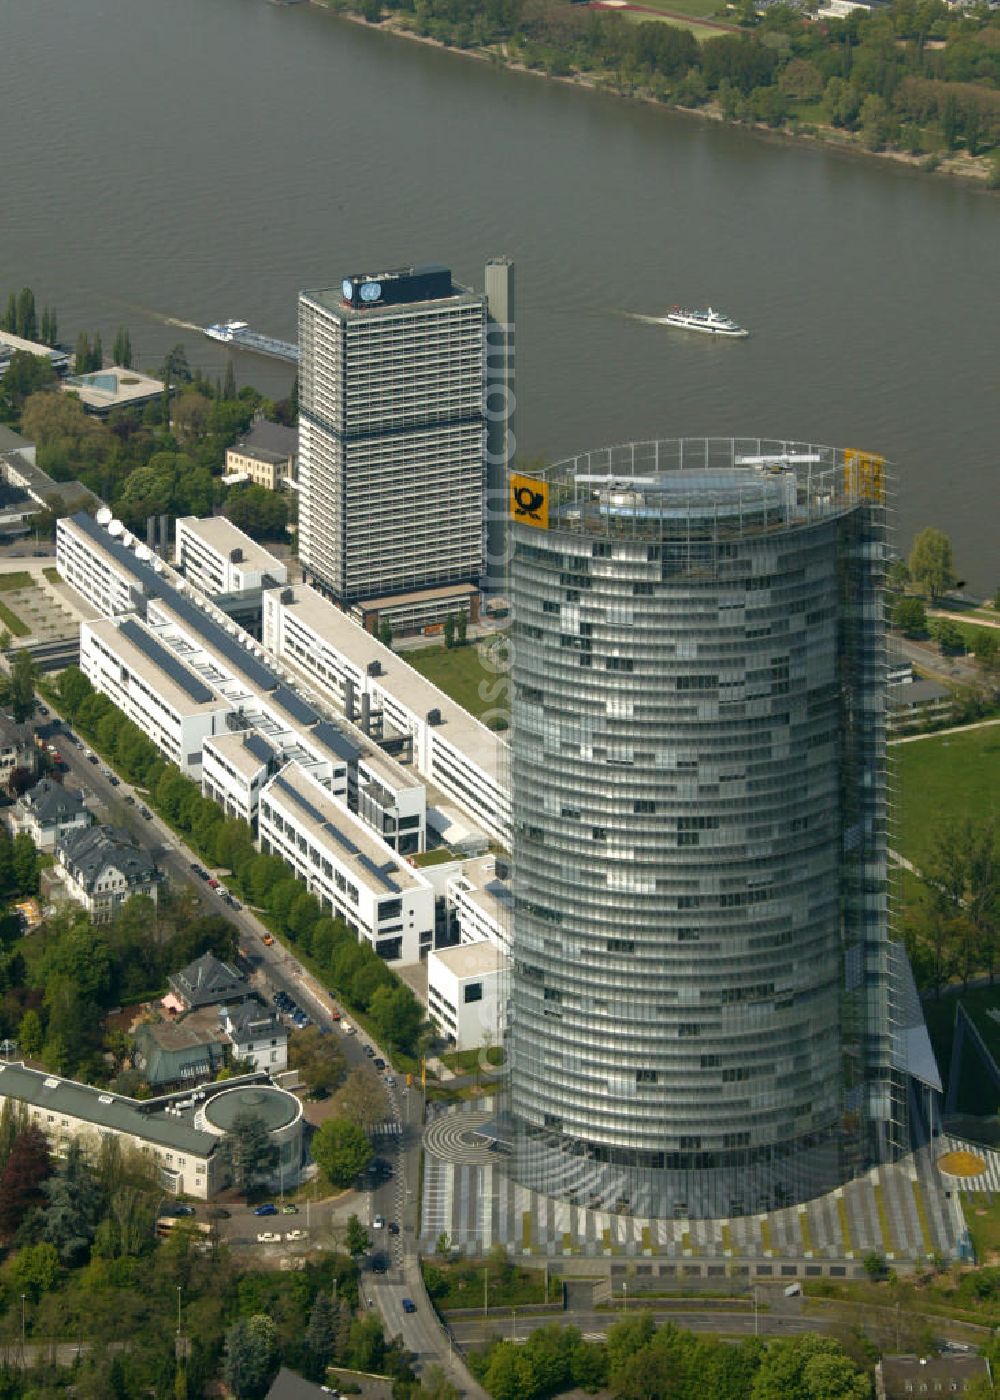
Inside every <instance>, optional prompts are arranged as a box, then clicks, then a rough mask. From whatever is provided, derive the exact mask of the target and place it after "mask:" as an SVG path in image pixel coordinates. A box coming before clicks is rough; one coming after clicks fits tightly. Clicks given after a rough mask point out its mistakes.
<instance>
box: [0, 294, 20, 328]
mask: <svg viewBox="0 0 1000 1400" xmlns="http://www.w3.org/2000/svg"><path fill="white" fill-rule="evenodd" d="M0 329H3V330H5V331H7V333H8V334H9V335H17V297H16V296H15V295H14V293H13V292H9V293H8V294H7V305H6V307H5V308H4V313H3V321H2V322H0Z"/></svg>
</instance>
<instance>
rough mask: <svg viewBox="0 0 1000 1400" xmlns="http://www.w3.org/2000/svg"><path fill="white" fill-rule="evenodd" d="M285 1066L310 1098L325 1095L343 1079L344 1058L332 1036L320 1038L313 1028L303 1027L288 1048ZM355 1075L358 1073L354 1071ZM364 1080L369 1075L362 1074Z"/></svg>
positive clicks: (321, 1036)
mask: <svg viewBox="0 0 1000 1400" xmlns="http://www.w3.org/2000/svg"><path fill="white" fill-rule="evenodd" d="M288 1063H289V1065H290V1066H291V1067H292V1068H293V1069H297V1070H298V1071H299V1073H300V1074H301V1075H302V1078H303V1079H304V1080H305V1083H306V1088H307V1089H308V1091H309V1093H310V1094H315V1095H317V1096H318V1097H323V1096H324V1095H326V1094H329V1093H330V1092H331V1091H332V1090H333V1089H335V1088H336V1086H337V1085H338V1084H339V1083H340V1081H341V1080H342V1079H343V1077H344V1069H345V1061H344V1054H343V1051H342V1050H341V1049H340V1047H339V1046H338V1045H337V1043H336V1041H335V1040H334V1038H333V1036H329V1035H320V1033H319V1028H318V1027H317V1026H307V1027H306V1029H305V1030H304V1031H300V1032H299V1034H298V1035H294V1036H292V1038H291V1040H290V1041H289V1044H288ZM355 1073H359V1071H357V1070H356V1071H355ZM365 1077H366V1078H369V1079H370V1078H371V1075H368V1074H366V1075H365Z"/></svg>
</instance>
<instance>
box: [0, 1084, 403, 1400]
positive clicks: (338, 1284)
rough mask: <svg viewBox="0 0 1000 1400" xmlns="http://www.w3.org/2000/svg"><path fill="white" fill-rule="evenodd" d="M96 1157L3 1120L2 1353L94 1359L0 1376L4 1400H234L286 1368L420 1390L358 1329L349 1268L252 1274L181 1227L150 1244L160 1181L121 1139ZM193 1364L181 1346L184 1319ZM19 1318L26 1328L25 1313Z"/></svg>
mask: <svg viewBox="0 0 1000 1400" xmlns="http://www.w3.org/2000/svg"><path fill="white" fill-rule="evenodd" d="M93 1149H94V1150H93V1155H92V1156H91V1155H88V1154H87V1153H85V1152H84V1151H82V1150H81V1149H80V1147H79V1146H76V1145H74V1146H71V1147H70V1148H69V1150H68V1151H67V1152H66V1153H65V1154H64V1155H63V1156H62V1157H61V1158H59V1159H56V1158H55V1157H54V1156H53V1154H52V1152H51V1148H50V1145H49V1144H48V1142H47V1141H46V1138H45V1135H44V1133H43V1132H41V1130H40V1129H39V1128H38V1127H36V1126H33V1125H31V1124H29V1123H28V1121H27V1118H26V1116H25V1114H24V1112H23V1110H18V1109H17V1108H15V1107H14V1106H13V1105H12V1104H10V1103H6V1104H5V1106H4V1108H3V1110H2V1111H0V1248H3V1250H4V1253H5V1256H6V1257H5V1258H4V1260H3V1263H2V1266H0V1344H3V1345H6V1346H10V1345H11V1344H12V1343H13V1342H14V1341H15V1339H16V1338H17V1339H19V1338H20V1334H21V1325H22V1315H23V1318H24V1326H25V1335H26V1340H27V1341H28V1343H29V1344H38V1343H44V1342H48V1341H65V1342H75V1341H78V1340H83V1341H85V1342H87V1343H88V1344H89V1346H88V1348H87V1351H86V1352H85V1353H84V1355H83V1356H82V1357H81V1360H80V1361H79V1362H78V1363H77V1366H76V1367H75V1368H73V1369H72V1370H68V1369H66V1370H62V1371H56V1370H55V1369H54V1368H51V1367H49V1366H47V1365H46V1364H44V1363H40V1364H38V1365H37V1366H34V1367H32V1366H30V1365H29V1368H28V1369H27V1370H26V1371H24V1372H22V1371H21V1370H20V1368H18V1369H17V1370H16V1371H11V1372H9V1373H8V1372H0V1396H3V1397H4V1400H21V1398H22V1397H24V1398H25V1400H27V1397H28V1396H30V1397H32V1400H50V1397H51V1400H55V1397H62V1396H68V1395H70V1394H73V1395H75V1396H76V1397H77V1400H108V1397H114V1398H115V1400H140V1397H141V1400H147V1397H150V1396H155V1397H162V1400H176V1397H178V1396H181V1397H188V1396H190V1397H194V1396H196V1395H202V1394H204V1393H206V1391H205V1387H206V1386H207V1385H209V1384H210V1383H212V1382H213V1381H214V1380H215V1379H217V1378H219V1377H221V1378H224V1379H225V1381H226V1382H227V1384H228V1385H229V1388H230V1391H231V1392H232V1394H234V1395H235V1396H238V1397H243V1400H253V1397H256V1396H260V1395H263V1394H264V1392H265V1391H266V1389H267V1387H268V1385H269V1384H270V1381H271V1379H272V1378H273V1376H274V1373H275V1371H276V1370H277V1368H278V1366H279V1365H280V1364H282V1363H284V1364H286V1365H288V1366H291V1367H292V1368H293V1369H296V1370H298V1371H301V1372H302V1373H304V1374H306V1375H309V1376H312V1377H313V1378H315V1379H317V1380H319V1379H322V1378H323V1377H324V1375H325V1371H326V1367H327V1365H328V1364H330V1363H332V1362H337V1361H339V1362H341V1363H342V1364H344V1365H346V1366H351V1367H359V1368H362V1369H366V1370H377V1369H384V1370H386V1371H388V1372H389V1373H390V1374H395V1375H397V1376H399V1377H401V1378H402V1385H403V1387H404V1389H403V1390H401V1393H404V1394H405V1393H406V1391H407V1390H411V1389H415V1387H412V1386H411V1385H410V1382H411V1380H412V1372H410V1370H409V1368H408V1365H407V1363H406V1358H405V1357H404V1356H403V1355H402V1353H401V1351H400V1348H399V1347H398V1346H396V1345H394V1344H391V1343H388V1342H387V1341H386V1338H385V1336H384V1334H383V1332H382V1327H381V1324H380V1323H379V1321H378V1319H377V1318H375V1317H373V1316H371V1315H363V1316H361V1317H358V1316H357V1315H356V1308H357V1302H358V1291H357V1266H356V1265H355V1264H354V1262H353V1260H352V1259H351V1258H350V1257H349V1256H348V1255H346V1254H337V1253H327V1254H324V1255H323V1256H322V1257H321V1258H320V1259H317V1260H309V1261H307V1262H306V1263H305V1265H304V1267H303V1268H302V1270H300V1271H298V1272H296V1273H295V1274H294V1275H288V1274H282V1273H266V1274H265V1273H258V1272H256V1271H254V1270H252V1269H243V1268H241V1267H239V1266H238V1265H237V1264H236V1262H235V1261H234V1260H233V1259H232V1258H231V1257H230V1256H229V1254H228V1252H227V1251H226V1250H225V1249H224V1248H222V1247H221V1246H217V1245H214V1246H212V1247H211V1248H210V1249H209V1250H208V1251H206V1250H205V1246H204V1241H203V1239H202V1238H201V1237H200V1236H196V1235H195V1234H194V1232H189V1231H187V1230H186V1229H185V1228H184V1225H183V1223H181V1224H180V1225H179V1226H178V1228H176V1229H175V1230H174V1231H173V1232H172V1234H171V1236H170V1237H169V1239H167V1240H166V1241H164V1242H163V1243H159V1244H158V1243H157V1240H156V1233H155V1230H154V1222H155V1218H156V1213H157V1209H158V1206H159V1204H160V1203H161V1202H162V1200H163V1194H162V1189H161V1187H160V1185H159V1182H158V1180H157V1176H156V1170H155V1166H154V1164H153V1163H152V1161H151V1160H150V1158H148V1157H147V1156H145V1155H144V1154H142V1153H139V1152H123V1150H122V1149H121V1147H120V1145H119V1143H118V1142H117V1140H116V1139H114V1138H106V1139H103V1140H101V1141H100V1142H99V1143H98V1141H97V1140H96V1139H95V1142H94V1145H93ZM179 1299H180V1303H181V1327H182V1330H183V1333H184V1335H185V1336H186V1337H187V1338H189V1339H190V1353H189V1355H188V1356H187V1357H186V1358H179V1357H178V1356H177V1354H176V1349H175V1345H174V1335H175V1332H176V1328H177V1306H178V1300H179ZM22 1309H23V1314H22Z"/></svg>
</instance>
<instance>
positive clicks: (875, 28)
mask: <svg viewBox="0 0 1000 1400" xmlns="http://www.w3.org/2000/svg"><path fill="white" fill-rule="evenodd" d="M328 3H329V4H330V5H331V7H332V8H334V9H348V10H356V11H358V12H360V13H361V14H362V15H363V16H364V17H365V18H366V19H368V20H370V21H372V22H377V21H378V20H380V19H381V18H383V17H384V16H385V14H386V12H393V13H394V14H395V15H396V18H397V19H398V21H399V22H401V23H403V24H404V25H405V26H407V27H410V28H412V29H414V30H415V31H416V32H417V33H419V34H421V35H426V36H429V37H431V38H434V39H436V40H438V41H439V42H442V43H445V44H453V45H455V46H457V47H460V48H491V49H492V50H493V51H494V52H495V53H497V54H498V55H499V56H501V57H505V58H507V59H509V60H510V61H513V62H517V63H523V64H525V65H527V66H528V67H530V68H536V69H542V70H544V71H545V72H548V73H550V74H552V75H555V76H568V75H572V74H583V75H592V76H593V77H594V78H596V79H597V80H599V81H605V82H610V83H611V84H612V85H613V86H615V87H617V88H619V89H621V90H624V91H628V92H635V93H638V94H641V95H648V96H652V97H654V98H657V99H659V100H661V101H664V102H668V103H672V104H676V105H679V106H689V107H690V106H700V105H702V104H703V103H705V102H708V101H715V102H716V103H717V104H718V106H719V108H720V109H721V111H722V114H723V115H724V116H725V117H726V118H728V119H729V120H734V121H759V122H766V123H768V124H769V125H771V126H775V127H780V126H784V125H788V124H797V125H798V126H800V127H818V126H833V127H840V128H842V129H845V130H847V131H851V132H858V133H859V135H860V139H861V140H862V141H863V142H864V144H865V145H867V146H868V147H869V148H870V149H873V150H881V149H882V148H883V147H885V146H893V147H897V148H899V149H902V150H905V151H909V152H911V153H913V154H920V153H921V152H927V153H932V152H940V151H946V150H954V149H955V148H956V147H957V146H959V145H962V146H964V147H965V148H966V149H967V150H968V151H969V153H970V154H972V155H976V154H978V153H979V152H981V151H984V150H988V149H989V148H990V147H995V146H996V145H997V144H998V143H1000V91H998V89H1000V43H998V35H1000V20H998V18H997V17H996V15H994V14H993V13H991V12H990V11H989V10H988V9H987V8H986V7H985V6H983V7H980V8H979V9H977V10H976V11H974V12H972V13H968V12H965V13H962V14H956V13H953V12H951V11H950V10H949V9H948V8H947V6H946V5H945V4H944V3H943V0H894V3H893V4H891V5H890V6H888V7H886V8H885V9H884V10H883V9H880V10H878V11H876V12H874V13H872V14H867V13H865V12H863V11H855V12H854V13H853V14H851V15H849V16H847V17H846V18H845V19H828V18H824V19H823V20H822V21H821V22H818V21H814V20H810V19H809V18H808V17H807V16H805V15H804V14H803V12H802V11H801V9H799V8H797V7H795V6H792V5H776V6H773V7H772V8H770V9H769V10H768V11H767V12H766V14H765V15H764V16H763V17H762V18H761V17H759V16H758V15H757V14H756V13H755V5H754V3H753V0H743V3H741V4H739V5H737V6H736V9H737V15H738V17H739V19H740V20H741V23H742V24H743V26H744V29H743V32H734V33H732V34H721V35H719V36H718V37H716V38H711V39H708V40H707V41H706V42H705V43H704V44H702V45H700V46H699V45H698V44H697V43H696V41H695V40H694V38H693V37H692V35H691V34H690V33H689V32H688V31H685V30H682V29H678V28H675V27H674V26H671V25H666V24H662V23H658V22H655V21H650V22H647V23H643V24H638V25H635V24H632V23H630V22H629V21H628V20H627V19H626V18H625V17H623V16H621V15H616V14H614V13H609V12H608V11H594V10H589V9H587V8H585V7H583V6H579V7H574V6H569V5H566V4H564V3H561V0H488V3H486V4H483V3H481V0H385V3H382V0H361V3H360V4H359V3H356V0H328ZM719 17H720V18H728V19H730V20H731V19H732V18H733V14H732V11H730V10H729V9H728V7H727V6H726V5H725V4H723V3H721V0H720V5H719Z"/></svg>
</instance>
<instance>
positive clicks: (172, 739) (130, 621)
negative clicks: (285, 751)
mask: <svg viewBox="0 0 1000 1400" xmlns="http://www.w3.org/2000/svg"><path fill="white" fill-rule="evenodd" d="M80 669H81V670H82V671H83V674H84V675H85V676H86V677H87V679H88V680H89V681H90V683H91V685H92V686H93V687H94V689H95V690H99V691H100V692H101V694H102V695H106V696H107V697H108V699H109V700H111V701H112V702H113V703H114V704H115V705H117V706H118V708H119V709H120V710H122V711H123V712H124V713H125V714H126V715H127V716H128V718H129V719H130V720H132V722H133V723H134V724H137V725H138V726H139V728H140V729H141V730H142V731H143V732H144V733H145V734H148V736H149V737H150V739H152V741H153V743H154V744H156V746H157V748H158V749H159V750H160V752H161V753H162V754H163V755H164V757H165V758H167V759H169V760H170V762H171V763H176V764H177V766H178V768H180V770H181V772H182V773H185V774H186V775H187V776H188V777H190V778H196V779H197V778H200V776H201V761H202V745H203V744H204V742H205V740H206V739H207V738H208V737H209V736H210V735H213V734H220V733H224V732H225V730H226V721H227V718H228V716H229V715H230V714H231V713H232V705H231V704H230V703H229V702H228V701H227V700H225V699H223V698H222V697H221V696H220V695H219V694H217V693H216V692H215V691H214V690H213V689H212V688H211V687H210V686H208V685H206V684H205V682H204V680H203V679H202V678H201V677H200V676H199V675H198V674H197V673H196V672H195V671H193V670H192V669H191V668H190V667H189V666H187V665H186V664H185V663H184V661H183V660H181V659H180V658H179V657H178V656H177V655H175V654H174V653H173V652H171V651H170V650H169V649H168V648H167V647H165V646H163V644H162V643H161V642H160V641H159V640H158V638H157V637H156V636H155V634H154V633H153V632H152V631H151V629H150V628H149V627H147V626H146V624H145V623H143V622H140V621H139V619H138V618H136V617H123V618H114V617H108V618H100V619H98V620H97V621H96V622H84V623H82V624H81V626H80Z"/></svg>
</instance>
